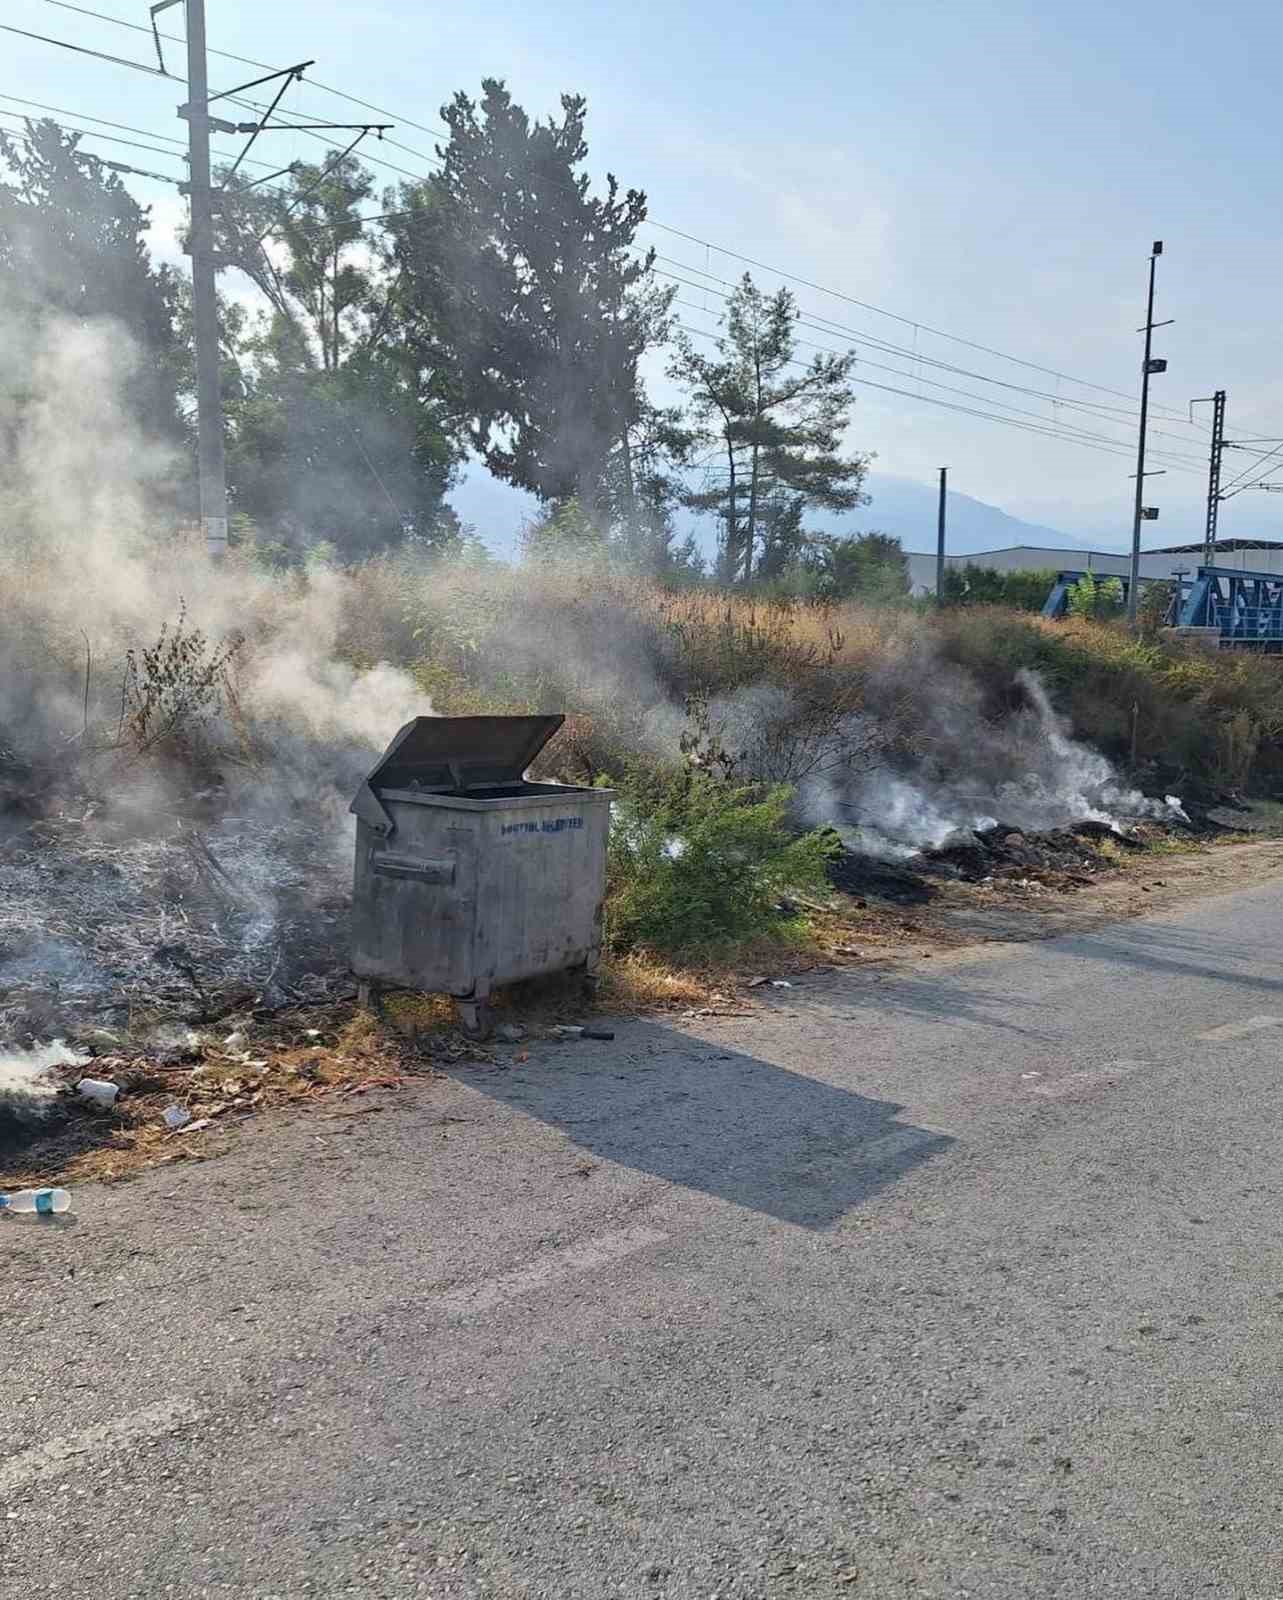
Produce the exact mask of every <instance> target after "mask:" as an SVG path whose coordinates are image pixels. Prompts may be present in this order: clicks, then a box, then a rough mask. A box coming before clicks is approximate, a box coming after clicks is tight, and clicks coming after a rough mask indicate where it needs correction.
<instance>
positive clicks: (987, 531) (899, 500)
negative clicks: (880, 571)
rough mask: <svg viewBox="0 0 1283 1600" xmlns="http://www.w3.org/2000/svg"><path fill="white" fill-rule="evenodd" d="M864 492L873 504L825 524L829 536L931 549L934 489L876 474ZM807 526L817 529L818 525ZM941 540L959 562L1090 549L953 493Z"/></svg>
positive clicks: (1071, 538) (936, 496)
mask: <svg viewBox="0 0 1283 1600" xmlns="http://www.w3.org/2000/svg"><path fill="white" fill-rule="evenodd" d="M865 489H866V491H867V492H868V494H869V495H871V496H872V503H871V504H870V505H867V506H864V507H862V508H861V510H859V511H856V512H847V513H844V514H843V515H842V516H841V517H840V518H829V519H827V524H826V525H827V526H828V527H830V528H831V530H832V531H833V532H835V533H837V532H844V533H845V532H852V533H854V532H861V533H871V532H874V531H876V532H878V533H889V534H893V535H894V536H895V538H897V539H899V541H900V543H901V545H903V547H904V548H905V549H906V550H910V551H924V552H925V551H933V550H934V549H935V547H936V511H937V505H938V500H939V490H938V489H937V487H936V486H935V485H934V484H926V483H918V482H916V481H915V480H914V479H912V478H893V477H891V476H889V475H888V474H886V473H881V472H875V473H870V475H869V479H868V482H867V483H866V485H865ZM810 520H812V521H814V522H815V524H816V525H817V526H818V525H820V524H821V521H822V520H823V519H818V518H816V519H810ZM945 538H946V540H947V542H948V546H949V550H950V552H951V553H952V554H953V555H964V556H965V555H975V554H976V552H977V551H980V550H1005V549H1007V548H1008V547H1009V546H1011V545H1017V544H1034V545H1052V546H1054V547H1056V548H1061V547H1063V546H1065V545H1071V546H1076V547H1080V548H1082V549H1087V548H1089V541H1088V540H1086V539H1083V538H1080V537H1078V536H1077V535H1075V534H1072V533H1066V532H1065V531H1064V530H1063V529H1061V528H1048V527H1044V526H1043V525H1041V524H1040V523H1036V522H1024V521H1022V520H1021V519H1020V518H1019V517H1013V516H1010V515H1009V514H1008V513H1007V512H1005V511H1002V510H1000V509H999V508H998V507H997V506H991V505H988V504H987V503H986V502H985V501H983V500H975V499H973V498H972V497H971V496H970V495H969V494H956V493H955V492H954V491H953V490H952V489H950V491H949V495H948V501H947V504H946V506H945Z"/></svg>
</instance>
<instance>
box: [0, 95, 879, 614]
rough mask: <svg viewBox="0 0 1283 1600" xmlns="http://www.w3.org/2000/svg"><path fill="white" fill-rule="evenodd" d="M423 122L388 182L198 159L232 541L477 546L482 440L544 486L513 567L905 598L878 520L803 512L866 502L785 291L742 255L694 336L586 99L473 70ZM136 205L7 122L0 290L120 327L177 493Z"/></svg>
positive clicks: (840, 373) (152, 276)
mask: <svg viewBox="0 0 1283 1600" xmlns="http://www.w3.org/2000/svg"><path fill="white" fill-rule="evenodd" d="M442 116H443V118H444V120H445V123H446V127H447V130H448V135H449V136H448V139H447V140H446V141H445V143H444V144H443V145H441V146H440V147H439V155H440V157H441V166H440V169H439V170H438V171H437V172H436V173H434V174H433V175H432V176H430V177H428V178H425V179H423V180H416V181H414V182H405V183H401V184H400V185H398V186H395V187H392V188H385V189H383V190H381V191H380V189H379V187H378V184H377V180H376V178H375V176H374V174H373V173H372V172H371V171H370V170H369V168H368V167H366V166H365V165H364V164H363V163H362V162H361V161H360V160H359V159H358V158H357V157H356V156H354V155H347V156H342V157H340V156H339V154H338V153H337V152H328V153H327V154H326V155H325V156H324V157H323V158H322V159H321V160H319V161H318V162H296V163H295V164H294V165H293V166H292V167H291V168H290V169H289V171H288V172H287V173H285V174H283V175H281V176H280V177H279V178H278V179H277V180H276V181H275V183H274V185H273V186H272V187H271V189H270V190H269V186H267V185H259V186H255V185H254V184H253V182H252V180H251V179H249V178H247V177H246V176H245V174H244V172H243V171H240V172H237V173H235V174H234V175H232V174H228V173H226V172H224V173H222V174H220V175H219V176H220V178H221V181H222V183H223V185H224V193H223V195H222V197H221V199H220V204H219V210H218V213H217V221H216V225H217V235H218V237H217V248H218V250H219V252H220V255H221V256H222V258H223V261H224V263H225V265H226V266H228V267H232V268H236V269H239V271H240V273H242V274H243V275H244V277H245V278H247V279H248V280H249V281H250V282H251V283H252V284H253V285H254V287H255V288H256V289H257V291H258V295H257V297H255V300H254V304H253V305H251V304H249V303H247V300H246V298H245V297H244V296H242V297H240V298H234V297H232V295H231V294H229V293H225V294H224V298H223V300H222V305H221V319H220V321H221V337H222V350H221V361H222V393H223V403H224V409H225V417H226V429H227V467H228V485H229V493H230V497H231V504H232V507H233V511H234V529H235V531H236V533H237V534H238V536H239V537H241V538H243V539H253V540H254V541H255V542H256V544H257V545H258V546H259V547H260V548H261V549H262V551H263V552H264V554H265V555H267V556H269V557H271V558H274V559H279V560H281V561H290V560H297V559H301V558H302V557H303V556H304V555H305V554H306V553H307V552H308V551H309V550H314V549H316V548H317V547H324V548H326V549H328V550H329V551H332V552H333V553H334V555H335V557H336V558H337V559H339V560H342V561H349V562H350V561H359V560H361V559H363V558H365V557H367V556H370V555H373V554H376V553H378V552H381V551H384V550H387V549H389V548H391V547H394V546H396V545H398V544H399V543H401V542H403V541H404V540H406V539H415V540H418V541H420V542H421V543H422V544H423V545H425V546H426V547H428V548H429V549H432V550H439V551H441V552H442V553H461V552H465V553H466V552H471V553H472V554H474V555H478V556H479V554H480V546H479V544H478V542H477V541H476V540H475V539H474V538H473V537H472V536H471V535H470V532H469V530H467V529H465V528H464V527H462V526H461V524H460V522H459V520H458V518H457V517H456V516H455V514H454V513H453V512H452V510H451V509H450V507H449V504H448V499H447V497H448V494H449V491H450V488H451V485H452V483H453V482H455V481H456V478H457V475H458V473H459V470H460V468H461V466H462V464H463V463H464V462H465V461H467V460H469V459H476V460H480V461H481V462H484V464H485V466H486V467H487V468H488V470H489V471H490V472H491V473H492V474H494V476H495V477H497V478H499V479H500V480H502V481H503V482H505V483H508V484H511V485H513V486H515V487H517V488H520V489H523V490H526V491H528V492H529V493H530V494H532V495H534V496H535V497H536V498H537V500H538V502H539V505H540V508H541V511H540V515H539V516H538V517H537V519H536V520H535V522H534V524H533V526H532V527H531V528H530V529H529V530H528V536H527V541H526V550H527V555H528V557H529V558H530V559H540V558H541V557H544V556H548V555H552V554H556V553H559V552H562V551H565V550H572V551H576V552H581V553H584V554H600V555H604V556H607V557H609V558H610V559H613V560H617V561H619V562H622V563H624V564H626V565H629V566H631V567H634V568H636V569H637V570H640V571H645V572H647V573H650V574H653V575H655V576H658V577H660V578H665V579H668V580H670V581H674V582H679V581H697V580H699V579H701V578H703V577H705V576H706V575H707V576H708V577H710V578H713V579H715V580H716V581H718V582H720V583H722V584H726V585H738V586H745V585H753V586H772V587H774V588H776V589H777V590H782V591H785V592H795V593H805V594H815V595H826V596H832V597H835V598H836V597H843V596H845V595H848V594H852V593H861V594H866V595H868V596H869V597H871V598H879V599H888V598H891V599H893V598H898V597H901V596H903V595H906V594H907V592H908V577H907V562H906V561H905V559H904V556H903V554H902V552H901V551H900V548H899V544H898V542H897V541H895V540H893V539H889V538H887V537H886V536H883V535H878V534H870V535H860V536H855V537H839V536H835V535H833V534H826V533H821V532H817V531H816V530H815V528H813V527H812V528H808V527H807V523H806V519H807V516H808V513H815V512H824V513H827V514H829V516H830V520H831V516H832V514H835V513H836V514H842V513H850V512H854V511H855V510H857V509H858V508H859V507H861V506H863V505H866V504H867V503H868V496H867V495H866V493H865V492H864V484H865V479H866V475H867V472H868V467H869V461H870V457H869V456H868V455H867V454H865V453H861V452H859V451H854V450H851V449H850V448H848V446H847V443H846V440H847V435H848V432H849V428H850V424H851V419H852V412H853V407H854V393H853V389H852V386H851V377H852V373H853V370H854V365H855V356H854V353H853V352H848V353H846V354H844V355H839V354H830V353H827V352H825V353H816V354H812V355H810V356H809V357H803V355H802V354H801V353H800V341H799V338H798V320H799V312H798V307H797V304H796V302H795V300H794V297H793V295H792V294H791V293H790V291H789V290H788V289H787V288H782V289H780V290H778V291H776V292H775V293H767V292H765V291H764V290H762V289H761V288H759V287H758V285H756V284H755V283H754V282H753V280H752V278H751V277H750V276H749V275H747V274H746V275H745V276H744V277H743V278H742V279H741V281H740V282H739V283H738V284H737V285H736V286H735V287H734V289H733V290H732V292H731V293H730V295H729V297H728V298H727V302H726V307H725V313H724V316H723V318H722V321H721V325H720V329H719V331H718V332H717V333H716V334H712V335H709V336H707V337H705V338H701V339H700V340H699V342H698V343H697V340H696V336H694V335H693V334H692V333H691V332H690V331H687V330H686V329H683V328H682V327H681V326H680V325H679V324H678V320H677V317H676V315H675V308H674V296H675V289H674V288H673V287H666V286H664V285H663V284H662V283H661V281H660V278H659V275H658V274H657V272H656V269H655V254H654V252H653V251H652V250H648V249H646V248H645V247H644V246H643V245H642V244H641V243H640V242H639V238H638V234H639V229H640V228H641V226H642V224H643V223H644V221H645V219H646V214H647V202H646V196H645V195H644V194H643V193H642V192H641V191H639V190H637V189H621V187H620V185H619V183H618V181H617V180H616V178H615V177H614V176H613V175H612V176H608V177H607V179H606V182H605V186H604V189H601V190H597V191H595V190H594V188H593V185H592V183H591V181H590V178H589V176H588V174H587V171H586V170H585V163H586V160H587V155H588V146H587V142H586V138H585V124H586V116H587V107H586V103H585V101H584V100H583V99H582V98H580V97H578V96H574V95H565V96H563V97H562V99H561V103H560V109H559V112H558V114H556V115H553V116H550V117H548V118H546V119H543V120H535V119H532V118H531V117H530V116H528V115H527V113H526V112H525V111H524V110H523V109H522V107H521V106H520V105H518V104H517V103H516V102H515V101H514V100H513V98H512V96H511V94H510V93H509V91H508V89H507V88H506V86H505V85H504V84H503V83H501V82H499V81H496V80H487V81H485V82H484V83H483V85H482V92H481V95H480V97H479V99H476V100H474V99H471V98H469V97H468V96H467V95H465V94H462V93H461V94H458V95H456V96H455V97H454V99H453V100H452V101H451V102H450V103H449V104H448V105H447V106H445V107H444V108H443V111H442ZM147 225H148V211H147V209H146V208H144V207H142V206H140V205H139V204H138V203H137V202H136V201H135V200H134V199H133V197H132V196H131V195H130V194H129V192H128V190H127V189H126V188H125V186H124V184H123V183H122V181H121V179H120V177H119V175H118V174H116V173H114V172H112V171H111V170H109V169H108V168H107V167H105V166H104V165H103V164H102V163H101V162H99V161H98V160H96V159H95V158H94V157H92V156H89V155H87V154H85V153H84V152H82V151H81V150H80V149H79V136H78V135H75V134H68V133H66V132H64V131H63V130H62V129H60V128H58V127H57V125H56V124H54V123H52V122H48V121H42V122H30V123H28V125H27V133H26V136H25V138H23V139H17V138H14V137H11V136H6V135H3V134H0V303H3V304H4V305H6V306H7V307H8V308H9V309H10V311H11V312H16V313H17V314H18V315H21V316H23V317H25V318H27V319H29V320H32V321H38V320H39V319H40V318H42V317H45V316H48V315H49V314H50V313H51V312H57V313H61V314H62V315H64V316H66V315H69V316H72V317H74V318H91V317H94V316H99V315H110V316H112V317H115V318H117V319H118V320H119V321H120V322H122V323H123V324H124V325H125V326H126V327H127V329H128V330H129V332H130V334H131V335H132V337H133V340H134V342H135V344H136V346H137V348H138V351H139V359H138V362H137V365H136V366H135V367H134V368H133V370H132V371H131V372H130V373H129V375H128V376H127V378H126V379H125V382H124V392H125V403H126V404H127V405H128V407H129V408H130V410H131V411H132V412H133V413H134V415H135V417H136V419H137V421H138V422H139V424H140V425H141V426H142V427H143V428H144V429H145V430H146V431H147V434H148V436H149V437H153V438H158V439H161V440H167V441H169V442H171V443H172V444H173V445H174V446H175V448H176V451H177V452H178V455H179V458H180V459H181V460H183V461H184V462H185V463H188V468H187V470H186V471H185V472H180V473H179V474H178V477H177V481H176V484H175V490H174V496H175V510H176V511H177V512H179V513H183V512H190V511H191V510H192V508H193V507H194V486H193V483H192V477H191V470H190V462H191V460H192V449H191V442H192V439H191V436H192V428H193V422H192V414H191V413H192V391H193V381H192V379H193V374H192V355H191V339H190V306H189V299H188V293H187V288H186V283H185V280H184V278H183V277H182V276H181V275H180V274H177V273H175V272H173V271H172V270H171V269H170V268H168V267H166V266H158V265H156V264H155V263H154V262H153V261H152V260H151V258H150V255H149V253H148V250H147V247H146V242H145V233H146V229H147ZM234 281H235V280H233V279H232V278H231V277H230V275H225V276H224V277H223V279H222V283H223V284H224V286H227V285H228V284H230V283H234ZM647 375H649V377H650V379H651V385H650V387H651V388H652V389H653V388H654V386H655V379H656V378H657V377H659V376H660V375H663V376H664V377H666V378H667V380H668V382H667V385H665V386H664V388H663V393H664V396H665V400H666V403H660V402H659V401H657V400H656V399H654V398H653V397H652V393H651V392H650V391H649V390H648V384H647V381H646V380H647ZM674 397H676V398H674ZM683 514H684V515H683ZM692 514H694V515H696V516H700V517H704V518H707V519H709V520H710V521H711V522H712V524H713V525H714V527H715V528H716V552H717V553H716V557H715V559H714V561H713V563H712V570H711V571H710V572H708V573H707V574H706V572H705V563H704V560H703V558H702V556H701V553H700V548H699V544H698V542H697V540H696V539H695V538H694V536H693V535H692V534H691V533H690V532H689V531H687V532H685V533H684V534H683V533H682V531H681V529H682V527H685V528H686V529H689V527H690V524H691V515H692Z"/></svg>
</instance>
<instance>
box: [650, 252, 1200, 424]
mask: <svg viewBox="0 0 1283 1600" xmlns="http://www.w3.org/2000/svg"><path fill="white" fill-rule="evenodd" d="M635 248H636V247H635ZM657 259H658V260H663V261H671V260H672V258H671V257H669V256H660V257H657ZM673 264H674V265H676V266H682V267H686V265H687V264H686V263H685V262H674V263H673ZM687 270H693V271H698V270H699V269H698V268H689V267H688V268H687ZM655 272H656V274H657V275H658V276H659V277H663V278H669V279H671V280H672V281H673V282H674V283H679V284H684V285H685V286H686V287H687V288H690V289H698V290H700V291H702V292H704V293H708V294H712V295H714V296H715V297H716V298H717V299H719V300H722V301H727V300H729V299H730V298H731V294H732V293H733V292H734V289H735V285H733V284H727V283H726V280H725V279H722V278H715V279H714V280H713V281H714V282H715V283H720V284H725V285H726V287H725V290H722V289H713V288H710V287H709V286H708V285H707V284H704V283H699V282H695V281H693V280H692V279H690V278H683V277H680V276H679V275H678V274H677V273H674V272H668V271H665V269H664V268H662V267H656V268H655ZM691 309H692V310H696V311H707V308H705V307H701V306H691ZM708 314H710V315H711V313H708ZM798 323H799V325H800V326H802V327H806V328H812V329H814V330H815V331H816V332H818V333H829V332H834V333H837V334H840V335H841V336H843V337H845V338H849V339H851V340H853V341H854V342H855V343H856V344H857V345H859V346H867V347H869V348H871V349H874V350H878V351H879V352H883V353H885V354H887V355H895V356H900V357H902V358H903V359H905V360H908V361H912V362H914V364H915V365H916V366H922V365H925V366H929V367H932V368H934V369H935V370H937V371H942V372H948V373H951V374H953V375H955V376H957V377H963V378H970V379H971V380H972V381H973V382H977V383H985V384H989V385H991V386H993V387H996V388H1000V389H1005V390H1008V391H1010V392H1012V393H1016V394H1022V395H1027V396H1029V397H1030V398H1033V399H1039V400H1044V401H1046V402H1048V403H1049V404H1051V405H1054V406H1058V407H1065V408H1068V409H1071V410H1081V411H1084V412H1085V413H1086V414H1087V415H1089V416H1091V417H1093V418H1095V419H1096V420H1097V421H1110V420H1113V418H1114V417H1115V416H1119V417H1122V418H1124V419H1126V420H1134V418H1135V415H1136V413H1135V412H1134V411H1126V410H1124V408H1123V407H1121V406H1105V405H1102V403H1101V402H1100V401H1098V400H1078V399H1072V398H1071V399H1066V398H1064V397H1063V396H1062V395H1056V394H1051V393H1050V392H1048V391H1047V390H1045V389H1034V388H1030V387H1029V386H1028V385H1026V384H1019V383H1013V382H1011V381H1010V380H1008V379H1004V378H991V377H989V376H988V374H986V373H983V372H976V371H974V370H973V369H971V368H968V367H959V366H956V365H954V364H953V363H952V362H948V361H939V360H937V359H935V358H933V357H930V356H922V355H920V354H919V353H918V352H917V351H915V350H911V349H909V348H908V347H907V346H904V345H896V344H891V343H889V342H888V341H886V340H882V339H879V338H878V337H877V336H876V335H874V334H868V333H866V332H864V331H863V330H862V329H859V328H851V327H847V326H846V325H845V324H843V323H839V322H831V321H829V320H828V319H827V318H817V317H815V316H813V315H812V314H811V313H808V312H802V311H799V316H798ZM817 348H826V347H817ZM860 360H861V362H862V363H863V364H864V365H866V366H867V365H876V363H870V362H869V361H868V358H867V357H866V356H864V355H861V356H860ZM902 376H905V377H913V378H915V379H916V380H917V381H919V382H924V383H929V382H931V381H932V380H931V379H929V378H923V377H922V376H921V375H920V374H919V373H904V374H902ZM990 403H991V404H994V405H997V404H999V402H998V401H996V400H995V401H991V402H990ZM1102 410H1103V411H1104V412H1106V413H1108V415H1107V416H1105V417H1101V416H1099V415H1098V413H1099V412H1100V411H1102ZM1150 431H1151V432H1153V433H1159V432H1160V431H1161V432H1162V433H1163V437H1164V438H1169V439H1176V440H1178V441H1179V442H1181V443H1183V444H1187V445H1189V444H1193V443H1196V442H1201V441H1195V440H1192V439H1190V438H1189V437H1188V435H1184V434H1175V433H1167V432H1165V431H1163V430H1159V429H1156V428H1155V429H1151V430H1150Z"/></svg>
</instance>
